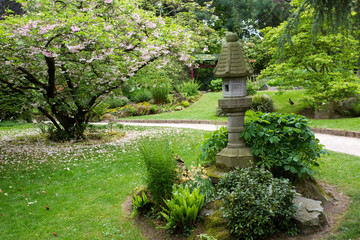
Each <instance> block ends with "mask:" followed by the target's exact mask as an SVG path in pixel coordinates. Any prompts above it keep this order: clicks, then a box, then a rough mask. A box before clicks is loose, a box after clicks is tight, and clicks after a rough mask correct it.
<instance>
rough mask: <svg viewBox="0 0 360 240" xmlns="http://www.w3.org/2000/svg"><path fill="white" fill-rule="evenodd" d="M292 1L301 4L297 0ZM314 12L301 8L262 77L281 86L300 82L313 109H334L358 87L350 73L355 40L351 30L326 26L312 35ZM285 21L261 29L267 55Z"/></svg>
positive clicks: (283, 28)
mask: <svg viewBox="0 0 360 240" xmlns="http://www.w3.org/2000/svg"><path fill="white" fill-rule="evenodd" d="M292 4H294V6H297V7H300V6H301V2H300V1H297V2H296V1H294V2H292ZM315 15H316V12H315V10H314V9H313V8H311V7H310V5H309V6H307V7H306V9H305V10H304V11H302V12H301V14H300V21H301V25H299V26H298V27H297V28H296V29H292V31H291V32H290V35H291V38H290V41H289V42H286V43H285V44H284V45H283V46H282V49H283V50H282V55H281V56H282V58H281V59H280V60H279V59H275V58H274V59H273V62H272V64H271V65H270V66H269V67H268V68H267V69H265V70H263V71H262V72H261V74H262V77H264V76H270V77H271V78H275V79H276V81H277V83H278V84H280V85H283V86H302V87H303V88H305V90H306V93H307V99H308V100H309V103H310V104H311V105H312V106H313V107H314V108H315V109H324V108H327V109H330V110H334V106H336V105H337V104H339V103H341V102H342V101H343V100H345V99H347V98H349V97H351V96H353V95H355V94H356V93H357V92H358V90H359V84H358V79H357V78H356V77H355V74H354V70H356V61H357V53H358V51H359V49H358V43H359V42H358V40H357V39H356V38H354V37H353V36H352V35H351V34H348V35H345V34H342V33H341V31H339V32H331V31H328V30H327V29H326V28H321V31H320V32H319V34H318V36H317V38H316V39H314V38H313V34H312V30H311V29H312V24H313V19H314V16H315ZM287 24H288V23H287V22H284V23H282V24H281V25H280V26H279V27H276V28H267V29H265V30H264V31H263V33H264V34H265V38H264V42H263V47H264V48H265V47H267V48H268V50H269V52H270V55H273V56H275V55H276V51H277V49H278V45H277V44H278V40H279V39H280V38H281V36H282V35H283V34H284V32H285V30H286V26H287ZM330 115H331V114H330Z"/></svg>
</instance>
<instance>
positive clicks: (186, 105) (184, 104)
mask: <svg viewBox="0 0 360 240" xmlns="http://www.w3.org/2000/svg"><path fill="white" fill-rule="evenodd" d="M181 104H182V105H183V106H184V107H186V108H187V107H190V103H189V101H182V102H181Z"/></svg>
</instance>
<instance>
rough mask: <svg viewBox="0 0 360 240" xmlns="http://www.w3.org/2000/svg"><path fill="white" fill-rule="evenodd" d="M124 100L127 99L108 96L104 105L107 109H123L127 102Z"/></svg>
mask: <svg viewBox="0 0 360 240" xmlns="http://www.w3.org/2000/svg"><path fill="white" fill-rule="evenodd" d="M126 99H127V98H121V97H118V96H114V95H110V97H108V98H107V99H106V103H107V104H108V105H109V108H117V107H123V106H125V105H126V103H127V102H128V101H127V100H126Z"/></svg>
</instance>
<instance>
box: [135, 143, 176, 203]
mask: <svg viewBox="0 0 360 240" xmlns="http://www.w3.org/2000/svg"><path fill="white" fill-rule="evenodd" d="M169 142H170V140H168V139H166V138H160V139H150V138H145V139H143V140H142V141H141V142H140V145H139V149H140V153H141V155H142V158H143V160H144V163H145V167H146V171H145V182H146V188H147V189H148V191H149V193H150V195H151V197H152V198H153V200H154V202H155V205H156V206H157V207H160V206H161V205H163V204H164V200H166V199H169V198H170V197H171V191H172V186H173V184H174V183H175V181H176V178H177V174H176V171H175V169H176V160H175V159H174V154H173V152H172V148H171V146H170V143H169Z"/></svg>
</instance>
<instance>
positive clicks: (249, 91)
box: [246, 84, 256, 96]
mask: <svg viewBox="0 0 360 240" xmlns="http://www.w3.org/2000/svg"><path fill="white" fill-rule="evenodd" d="M246 92H247V95H249V96H251V95H255V94H256V90H255V88H254V86H253V85H252V84H247V85H246Z"/></svg>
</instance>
